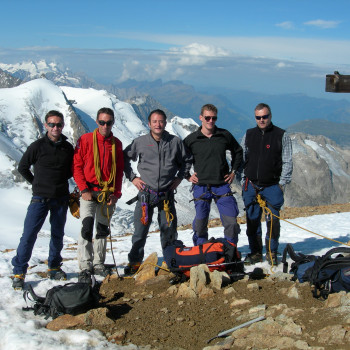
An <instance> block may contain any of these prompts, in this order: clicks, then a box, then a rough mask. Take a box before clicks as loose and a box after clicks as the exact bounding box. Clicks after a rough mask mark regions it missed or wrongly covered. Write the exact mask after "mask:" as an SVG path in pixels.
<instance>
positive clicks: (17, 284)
mask: <svg viewBox="0 0 350 350" xmlns="http://www.w3.org/2000/svg"><path fill="white" fill-rule="evenodd" d="M25 277H26V275H25V274H24V273H21V274H19V275H14V276H13V280H12V287H13V289H15V290H22V289H23V287H24V279H25Z"/></svg>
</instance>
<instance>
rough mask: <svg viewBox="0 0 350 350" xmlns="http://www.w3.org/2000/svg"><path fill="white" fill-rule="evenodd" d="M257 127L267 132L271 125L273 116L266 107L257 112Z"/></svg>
mask: <svg viewBox="0 0 350 350" xmlns="http://www.w3.org/2000/svg"><path fill="white" fill-rule="evenodd" d="M255 121H256V125H257V126H258V127H259V128H260V129H261V130H265V129H266V128H267V127H268V126H269V125H270V124H271V114H270V112H269V110H268V109H267V108H266V107H264V108H263V109H259V110H256V111H255Z"/></svg>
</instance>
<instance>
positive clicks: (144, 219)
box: [140, 186, 175, 227]
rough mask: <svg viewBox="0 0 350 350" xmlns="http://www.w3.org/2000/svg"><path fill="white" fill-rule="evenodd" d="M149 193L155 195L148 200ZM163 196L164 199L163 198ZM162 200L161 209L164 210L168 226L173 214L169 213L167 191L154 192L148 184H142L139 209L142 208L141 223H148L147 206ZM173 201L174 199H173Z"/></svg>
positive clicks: (154, 204)
mask: <svg viewBox="0 0 350 350" xmlns="http://www.w3.org/2000/svg"><path fill="white" fill-rule="evenodd" d="M150 194H154V195H155V197H154V198H153V199H152V201H150ZM163 198H164V199H163ZM161 200H163V210H164V212H165V217H166V220H167V223H168V226H169V227H170V226H171V224H172V222H173V220H174V215H173V214H172V213H171V209H170V205H169V204H170V200H169V192H156V191H154V190H152V189H151V188H150V187H149V186H144V188H143V189H142V194H141V209H142V216H141V219H140V220H141V223H142V224H143V225H147V224H148V221H149V220H148V208H149V206H151V207H153V206H156V205H158V203H159V202H160V201H161ZM174 201H175V200H174Z"/></svg>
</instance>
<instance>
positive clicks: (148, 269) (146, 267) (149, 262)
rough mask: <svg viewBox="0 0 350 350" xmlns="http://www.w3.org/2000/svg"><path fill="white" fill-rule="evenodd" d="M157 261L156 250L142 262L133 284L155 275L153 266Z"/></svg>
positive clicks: (143, 281)
mask: <svg viewBox="0 0 350 350" xmlns="http://www.w3.org/2000/svg"><path fill="white" fill-rule="evenodd" d="M157 263H158V255H157V253H156V252H154V253H152V254H151V255H149V256H148V257H147V259H146V260H145V261H144V262H143V264H142V265H143V266H142V267H141V269H140V270H139V272H138V274H137V275H136V277H135V284H144V283H145V282H146V281H148V280H150V279H152V278H155V277H156V270H155V266H156V265H157Z"/></svg>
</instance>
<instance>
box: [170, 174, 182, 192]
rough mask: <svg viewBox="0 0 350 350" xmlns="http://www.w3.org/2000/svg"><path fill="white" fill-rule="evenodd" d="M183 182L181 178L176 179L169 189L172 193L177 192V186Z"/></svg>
mask: <svg viewBox="0 0 350 350" xmlns="http://www.w3.org/2000/svg"><path fill="white" fill-rule="evenodd" d="M181 181H182V179H180V178H179V177H175V179H174V180H173V182H172V184H171V185H170V187H169V189H170V191H175V190H176V189H177V186H179V185H180V183H181Z"/></svg>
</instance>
